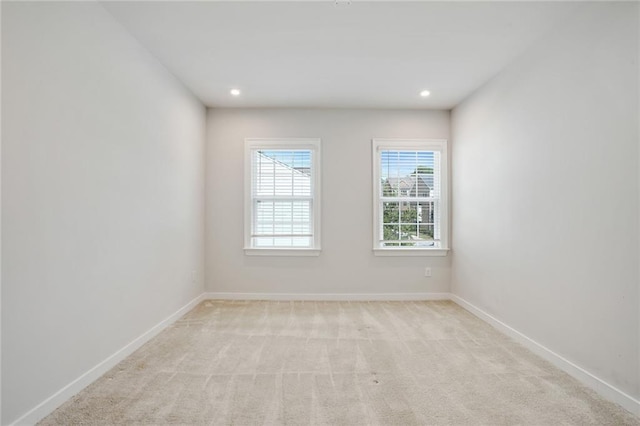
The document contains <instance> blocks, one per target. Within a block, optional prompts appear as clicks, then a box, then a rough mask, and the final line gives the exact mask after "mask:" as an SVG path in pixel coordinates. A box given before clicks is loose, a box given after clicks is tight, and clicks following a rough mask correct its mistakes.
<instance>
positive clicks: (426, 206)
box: [373, 139, 448, 256]
mask: <svg viewBox="0 0 640 426" xmlns="http://www.w3.org/2000/svg"><path fill="white" fill-rule="evenodd" d="M373 176H374V184H373V199H374V209H373V210H374V212H373V228H374V229H373V249H374V251H375V253H376V254H377V255H391V256H395V255H405V254H406V255H427V256H428V255H432V256H445V255H446V254H447V250H448V235H447V231H448V228H447V217H448V213H447V207H448V205H447V191H448V190H447V141H445V140H428V139H425V140H401V139H374V140H373Z"/></svg>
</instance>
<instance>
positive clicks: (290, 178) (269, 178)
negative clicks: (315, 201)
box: [252, 150, 312, 197]
mask: <svg viewBox="0 0 640 426" xmlns="http://www.w3.org/2000/svg"><path fill="white" fill-rule="evenodd" d="M311 155H312V154H311V150H256V151H253V158H252V169H253V170H252V176H253V195H254V196H257V197H264V196H289V197H291V196H301V197H310V196H311Z"/></svg>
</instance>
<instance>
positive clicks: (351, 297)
mask: <svg viewBox="0 0 640 426" xmlns="http://www.w3.org/2000/svg"><path fill="white" fill-rule="evenodd" d="M205 298H206V299H209V300H305V301H353V302H356V301H357V302H366V301H385V300H386V301H411V300H450V299H451V295H450V294H449V293H370V294H369V293H327V294H323V293H223V292H210V293H206V294H205Z"/></svg>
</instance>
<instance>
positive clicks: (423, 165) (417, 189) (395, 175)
mask: <svg viewBox="0 0 640 426" xmlns="http://www.w3.org/2000/svg"><path fill="white" fill-rule="evenodd" d="M439 156H440V153H439V152H434V151H391V150H383V151H381V153H380V176H381V186H380V188H381V195H382V196H385V197H432V196H434V194H435V191H436V189H439V188H436V186H437V185H436V183H437V182H435V179H434V175H435V174H436V173H438V170H437V169H438V168H439V161H440V158H439Z"/></svg>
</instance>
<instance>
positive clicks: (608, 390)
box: [451, 294, 640, 416]
mask: <svg viewBox="0 0 640 426" xmlns="http://www.w3.org/2000/svg"><path fill="white" fill-rule="evenodd" d="M451 300H452V301H453V302H455V303H457V304H458V305H460V306H461V307H462V308H464V309H465V310H467V311H469V312H470V313H472V314H473V315H475V316H477V317H478V318H480V319H481V320H483V321H485V322H487V323H489V324H491V325H492V326H493V327H495V328H496V329H498V330H499V331H501V332H503V333H504V334H506V335H507V336H509V337H511V338H513V339H514V340H515V341H517V342H518V343H520V344H522V345H523V346H524V347H525V348H527V349H529V350H530V351H531V352H533V353H535V354H536V355H538V356H540V357H542V358H544V359H545V360H547V361H549V362H550V363H552V364H553V365H555V366H556V367H558V368H559V369H561V370H563V371H564V372H566V373H568V374H569V375H571V376H573V377H574V378H576V379H578V380H579V381H580V382H582V383H583V384H585V385H586V386H588V387H590V388H591V389H593V390H594V391H596V392H597V393H598V394H600V395H601V396H602V397H604V398H606V399H608V400H610V401H613V402H615V403H617V404H620V405H621V406H622V407H624V408H625V409H627V410H629V411H630V412H632V413H634V414H635V415H638V416H640V401H639V400H637V399H635V398H634V397H632V396H631V395H628V394H627V393H625V392H623V391H621V390H620V389H618V388H616V387H615V386H613V385H611V384H609V383H607V382H605V381H604V380H602V379H600V378H599V377H596V376H595V375H593V374H591V373H590V372H588V371H587V370H585V369H584V368H582V367H580V366H578V365H576V364H574V363H573V362H571V361H569V360H568V359H566V358H565V357H563V356H562V355H559V354H557V353H555V352H554V351H552V350H551V349H549V348H547V347H546V346H543V345H541V344H540V343H538V342H536V341H535V340H533V339H531V338H529V337H527V336H526V335H524V334H523V333H521V332H519V331H518V330H516V329H514V328H512V327H510V326H508V325H507V324H505V323H504V322H502V321H500V320H499V319H497V318H496V317H494V316H493V315H491V314H489V313H487V312H485V311H484V310H482V309H480V308H478V307H477V306H475V305H473V304H471V303H469V302H467V301H466V300H464V299H463V298H461V297H459V296H457V295H455V294H451Z"/></svg>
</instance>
